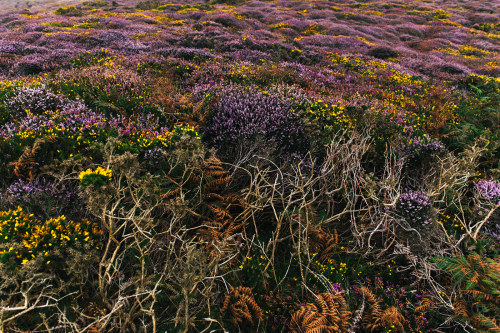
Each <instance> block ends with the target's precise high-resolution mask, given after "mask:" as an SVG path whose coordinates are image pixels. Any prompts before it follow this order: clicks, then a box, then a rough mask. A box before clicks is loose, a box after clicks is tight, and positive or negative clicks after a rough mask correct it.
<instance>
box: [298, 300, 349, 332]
mask: <svg viewBox="0 0 500 333" xmlns="http://www.w3.org/2000/svg"><path fill="white" fill-rule="evenodd" d="M315 301H316V303H308V304H306V305H304V306H302V307H301V308H300V309H299V310H298V311H297V312H295V313H294V314H293V315H292V317H291V320H290V325H289V326H290V330H291V332H293V333H299V332H300V333H313V332H326V333H336V332H347V330H348V326H349V325H348V323H349V319H350V318H351V312H350V311H349V310H348V309H347V303H346V302H345V299H344V297H343V296H342V295H332V294H330V293H323V294H319V295H318V296H317V297H316V300H315Z"/></svg>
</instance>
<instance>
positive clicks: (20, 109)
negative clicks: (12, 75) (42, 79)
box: [5, 85, 67, 119]
mask: <svg viewBox="0 0 500 333" xmlns="http://www.w3.org/2000/svg"><path fill="white" fill-rule="evenodd" d="M66 102H67V100H65V98H64V97H63V96H61V95H56V94H54V93H53V92H52V90H50V89H49V88H48V87H46V86H43V85H42V86H39V87H26V86H24V87H20V88H17V89H16V90H15V92H14V97H12V98H10V99H8V100H7V101H6V102H5V105H6V108H7V111H8V113H9V114H10V115H11V116H12V117H13V118H14V119H19V118H24V117H26V115H27V112H26V111H27V110H29V112H30V113H32V114H34V115H40V114H43V113H44V112H45V111H56V110H57V109H60V108H63V107H64V106H65V105H66V104H67V103H66Z"/></svg>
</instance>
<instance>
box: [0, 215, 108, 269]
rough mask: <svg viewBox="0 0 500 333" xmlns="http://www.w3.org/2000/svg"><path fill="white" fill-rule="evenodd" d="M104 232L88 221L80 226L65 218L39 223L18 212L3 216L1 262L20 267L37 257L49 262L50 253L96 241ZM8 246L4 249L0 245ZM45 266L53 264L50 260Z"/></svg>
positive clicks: (0, 225) (0, 220) (83, 221)
mask: <svg viewBox="0 0 500 333" xmlns="http://www.w3.org/2000/svg"><path fill="white" fill-rule="evenodd" d="M100 234H101V231H100V230H99V227H98V226H97V224H95V223H91V222H89V221H88V220H86V219H83V220H82V221H80V222H74V221H68V220H67V218H66V216H64V215H61V216H58V217H54V218H50V219H48V220H46V221H40V220H37V219H35V218H33V214H27V213H24V212H23V209H22V208H21V207H18V208H17V209H16V210H12V209H11V210H8V211H1V212H0V259H2V258H5V257H6V256H7V257H15V258H16V259H17V260H18V262H20V263H21V264H26V263H27V262H28V261H29V260H31V259H33V258H35V257H36V256H37V255H42V256H43V257H44V258H45V259H50V258H47V257H50V255H51V252H52V251H55V250H60V249H61V246H63V245H67V244H70V245H74V244H75V242H80V243H87V242H89V241H91V240H95V239H96V236H99V235H100ZM2 243H3V244H13V243H14V244H18V245H17V246H12V245H9V247H8V248H7V247H4V248H3V249H2V245H1V244H2ZM46 263H47V264H48V263H50V260H47V261H46Z"/></svg>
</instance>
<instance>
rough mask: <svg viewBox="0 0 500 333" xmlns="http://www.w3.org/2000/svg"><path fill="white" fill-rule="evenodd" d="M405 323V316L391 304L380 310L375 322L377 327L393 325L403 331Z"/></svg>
mask: <svg viewBox="0 0 500 333" xmlns="http://www.w3.org/2000/svg"><path fill="white" fill-rule="evenodd" d="M405 323H406V319H405V317H403V315H402V314H401V312H399V309H398V308H397V307H395V306H391V307H390V308H387V309H385V310H384V312H382V316H381V317H380V319H379V320H377V322H376V323H375V324H376V325H377V326H378V327H379V328H384V327H387V326H390V325H394V327H395V328H396V329H397V330H400V331H404V324H405Z"/></svg>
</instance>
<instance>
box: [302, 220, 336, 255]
mask: <svg viewBox="0 0 500 333" xmlns="http://www.w3.org/2000/svg"><path fill="white" fill-rule="evenodd" d="M309 239H310V241H309V246H310V248H311V251H312V252H314V253H317V254H318V258H319V260H320V261H324V260H326V259H328V258H329V257H330V256H331V254H332V252H333V250H334V249H335V247H336V246H337V245H338V243H339V236H338V234H337V230H333V234H330V233H328V232H326V231H325V230H324V229H323V228H322V227H320V226H318V227H316V228H313V229H312V230H311V231H310V238H309Z"/></svg>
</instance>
